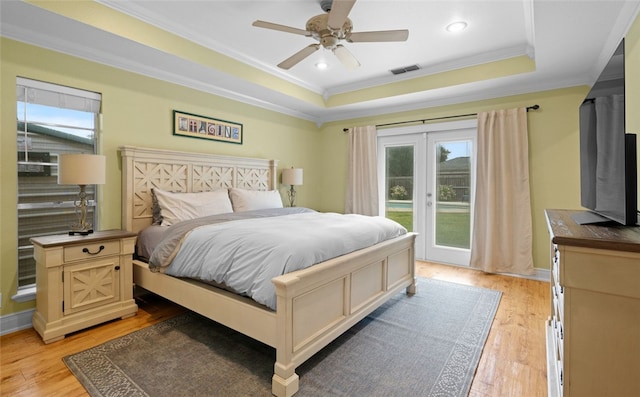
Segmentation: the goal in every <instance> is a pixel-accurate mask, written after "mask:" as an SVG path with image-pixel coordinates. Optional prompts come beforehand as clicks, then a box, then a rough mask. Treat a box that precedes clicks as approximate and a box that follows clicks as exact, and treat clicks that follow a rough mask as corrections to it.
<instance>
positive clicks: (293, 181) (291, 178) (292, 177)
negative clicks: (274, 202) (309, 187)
mask: <svg viewBox="0 0 640 397" xmlns="http://www.w3.org/2000/svg"><path fill="white" fill-rule="evenodd" d="M282 184H284V185H289V186H291V187H290V188H289V190H287V194H288V195H289V206H290V207H295V206H296V205H295V202H296V189H295V187H294V186H300V185H302V168H293V167H291V168H286V169H284V170H282Z"/></svg>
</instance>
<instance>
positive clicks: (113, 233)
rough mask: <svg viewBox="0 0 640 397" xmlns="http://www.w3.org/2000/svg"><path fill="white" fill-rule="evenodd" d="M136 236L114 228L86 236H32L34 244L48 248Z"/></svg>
mask: <svg viewBox="0 0 640 397" xmlns="http://www.w3.org/2000/svg"><path fill="white" fill-rule="evenodd" d="M135 236H137V233H134V232H128V231H126V230H117V229H114V230H101V231H97V232H94V233H90V234H88V235H86V236H82V235H75V236H69V235H67V234H57V235H51V236H40V237H33V238H31V242H33V243H34V244H38V245H39V246H41V247H44V248H48V247H55V246H59V245H67V244H81V243H96V242H100V241H104V240H116V239H121V238H127V237H135Z"/></svg>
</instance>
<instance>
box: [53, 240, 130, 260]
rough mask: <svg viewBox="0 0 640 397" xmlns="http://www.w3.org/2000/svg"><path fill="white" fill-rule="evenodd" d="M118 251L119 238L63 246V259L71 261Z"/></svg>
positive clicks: (93, 257)
mask: <svg viewBox="0 0 640 397" xmlns="http://www.w3.org/2000/svg"><path fill="white" fill-rule="evenodd" d="M119 253H120V240H111V241H102V242H97V243H87V244H78V245H71V246H68V247H64V261H65V262H73V261H80V260H85V259H95V258H101V257H104V256H109V255H118V254H119Z"/></svg>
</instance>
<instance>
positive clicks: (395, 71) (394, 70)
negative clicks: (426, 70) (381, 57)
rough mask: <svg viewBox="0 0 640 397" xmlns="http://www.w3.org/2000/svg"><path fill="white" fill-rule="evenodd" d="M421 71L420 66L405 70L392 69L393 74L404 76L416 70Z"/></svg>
mask: <svg viewBox="0 0 640 397" xmlns="http://www.w3.org/2000/svg"><path fill="white" fill-rule="evenodd" d="M418 69H420V66H418V65H411V66H405V67H403V68H397V69H391V73H393V74H402V73H407V72H413V71H414V70H418Z"/></svg>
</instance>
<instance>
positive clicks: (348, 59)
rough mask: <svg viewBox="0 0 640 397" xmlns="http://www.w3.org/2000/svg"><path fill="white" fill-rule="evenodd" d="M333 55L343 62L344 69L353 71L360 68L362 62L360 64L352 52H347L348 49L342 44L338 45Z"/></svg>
mask: <svg viewBox="0 0 640 397" xmlns="http://www.w3.org/2000/svg"><path fill="white" fill-rule="evenodd" d="M333 53H334V54H335V55H336V57H337V58H338V59H339V60H340V62H342V64H343V65H344V67H346V68H347V69H349V70H353V69H355V68H357V67H359V66H360V62H358V60H357V59H356V57H354V56H353V54H351V52H349V50H347V48H346V47H345V46H343V45H342V44H338V45H337V46H336V48H334V49H333Z"/></svg>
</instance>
